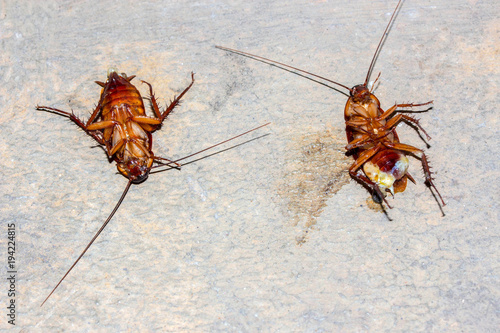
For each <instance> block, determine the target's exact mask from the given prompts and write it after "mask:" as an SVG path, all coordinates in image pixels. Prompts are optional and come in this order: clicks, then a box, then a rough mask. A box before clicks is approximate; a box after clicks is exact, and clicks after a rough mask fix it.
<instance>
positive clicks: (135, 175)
mask: <svg viewBox="0 0 500 333" xmlns="http://www.w3.org/2000/svg"><path fill="white" fill-rule="evenodd" d="M134 77H135V76H134V75H133V76H127V75H126V74H124V73H122V74H118V73H117V72H116V70H114V69H111V70H110V71H109V73H108V79H107V81H106V83H103V82H99V81H96V83H97V84H99V85H100V86H101V87H102V91H101V97H100V99H99V103H98V104H97V107H96V108H95V110H94V112H93V113H92V115H91V116H90V118H89V120H88V121H87V122H86V123H85V122H84V121H82V120H81V119H79V118H78V117H76V116H75V115H74V114H73V113H72V112H71V113H70V112H66V111H62V110H59V109H55V108H52V107H47V106H37V107H36V109H37V110H40V111H47V112H51V113H55V114H58V115H60V116H63V117H67V118H69V119H70V120H71V121H72V122H74V123H75V124H77V125H78V126H79V127H80V128H81V129H83V130H84V131H85V133H87V134H88V135H90V136H91V137H93V138H94V139H95V140H96V141H97V142H98V143H99V145H101V146H102V147H105V149H106V151H107V154H108V157H109V159H110V160H113V161H115V162H116V167H117V168H118V171H119V172H120V173H121V174H122V175H124V176H125V177H127V178H128V183H127V186H126V187H125V190H124V191H123V193H122V195H121V197H120V199H119V200H118V203H117V204H116V205H115V208H114V209H113V210H112V212H111V214H109V216H108V218H107V219H106V221H105V222H104V223H103V225H102V226H101V227H100V228H99V230H98V231H97V233H96V234H95V235H94V237H93V238H92V239H91V240H90V242H89V243H88V244H87V246H86V247H85V249H84V250H83V251H82V253H81V254H80V256H79V257H78V258H77V259H76V260H75V262H74V263H73V265H71V267H70V268H69V269H68V270H67V272H66V274H64V276H63V277H62V278H61V280H60V281H59V282H58V283H57V285H56V286H55V287H54V289H52V291H51V292H50V294H49V295H48V296H47V298H45V300H44V301H43V303H42V305H43V304H45V302H46V301H47V300H48V299H49V297H50V296H51V295H52V294H53V293H54V291H55V290H56V289H57V287H59V285H60V284H61V283H62V282H63V280H64V279H65V278H66V276H67V275H68V274H69V272H71V270H72V269H73V268H74V267H75V266H76V264H77V263H78V261H79V260H80V259H81V258H82V257H83V255H84V254H85V253H86V252H87V250H88V249H89V248H90V246H91V245H92V243H94V241H95V240H96V239H97V237H98V236H99V235H100V234H101V232H102V231H103V230H104V228H105V227H106V225H107V224H108V223H109V221H110V220H111V218H112V217H113V215H114V214H115V213H116V211H117V210H118V207H120V205H121V203H122V202H123V199H124V198H125V195H126V194H127V192H128V190H129V189H130V186H131V185H132V184H139V183H142V182H143V181H145V180H146V179H147V178H148V176H149V173H150V171H151V169H153V168H156V167H161V166H168V167H171V168H178V169H180V167H181V165H180V164H179V163H178V162H180V161H182V160H184V159H186V158H189V157H192V156H194V155H196V154H199V153H202V152H204V151H206V150H208V149H211V148H214V147H216V146H219V145H221V144H223V143H226V142H228V141H231V140H233V139H236V138H238V137H240V136H243V135H245V134H247V133H250V132H252V131H255V130H256V129H259V128H261V127H263V126H266V125H268V124H269V123H267V124H264V125H262V126H259V127H257V128H254V129H251V130H249V131H247V132H245V133H242V134H239V135H237V136H234V137H232V138H230V139H228V140H225V141H223V142H219V143H217V144H215V145H213V146H210V147H208V148H205V149H203V150H201V151H198V152H196V153H194V154H191V155H188V156H185V157H183V158H180V159H178V160H176V161H171V160H169V159H166V158H163V157H159V156H155V155H154V154H153V151H152V145H153V138H152V136H151V133H153V132H154V131H156V130H157V129H159V128H160V127H161V125H162V123H163V121H164V120H165V119H166V118H167V116H168V115H169V114H170V113H171V112H172V110H173V109H174V108H175V106H176V105H178V104H179V101H180V99H181V98H182V96H184V94H185V93H186V92H187V91H188V90H189V89H190V88H191V86H192V85H193V83H194V73H191V83H190V84H189V86H188V87H187V88H186V89H184V91H183V92H182V93H181V94H180V95H179V96H178V97H176V98H174V100H173V101H172V102H171V103H170V105H169V106H168V107H167V108H166V110H165V111H163V112H160V109H159V107H158V104H157V102H156V98H155V96H154V94H153V88H152V87H151V84H149V83H147V82H145V81H142V82H143V83H145V84H147V85H148V87H149V94H150V97H149V100H150V102H151V107H152V109H153V113H154V115H153V116H152V117H148V116H147V115H146V111H145V108H144V103H143V98H142V97H141V94H140V93H139V91H138V90H137V88H136V87H135V86H134V85H133V84H132V83H131V82H130V81H132V79H133V78H134ZM153 163H157V164H158V165H156V166H153Z"/></svg>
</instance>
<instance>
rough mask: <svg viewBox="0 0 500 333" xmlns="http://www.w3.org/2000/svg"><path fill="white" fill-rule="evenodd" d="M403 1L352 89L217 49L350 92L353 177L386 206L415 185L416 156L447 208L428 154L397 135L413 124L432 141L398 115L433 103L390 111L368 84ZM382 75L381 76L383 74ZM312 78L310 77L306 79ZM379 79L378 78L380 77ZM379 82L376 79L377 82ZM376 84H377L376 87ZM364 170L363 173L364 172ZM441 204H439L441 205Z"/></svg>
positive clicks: (348, 109) (349, 148)
mask: <svg viewBox="0 0 500 333" xmlns="http://www.w3.org/2000/svg"><path fill="white" fill-rule="evenodd" d="M401 2H402V1H401V0H400V1H399V2H398V4H397V6H396V8H395V9H394V12H393V14H392V16H391V19H390V20H389V23H388V24H387V27H386V28H385V31H384V34H383V35H382V38H381V39H380V42H379V44H378V46H377V49H376V50H375V54H374V55H373V58H372V61H371V63H370V66H369V68H368V73H367V75H366V78H365V82H364V83H363V84H360V85H356V86H354V87H353V88H349V87H348V86H345V85H343V84H340V83H338V82H335V81H332V80H329V79H327V78H325V77H322V76H319V75H316V74H313V73H310V72H306V71H304V70H301V69H298V68H296V67H292V66H289V65H286V64H283V63H280V62H277V61H274V60H270V59H267V58H264V57H260V56H256V55H254V54H250V53H246V52H242V51H238V50H234V49H230V48H226V47H222V46H216V48H219V49H221V50H225V51H229V52H232V53H236V54H239V55H243V56H247V57H249V58H254V59H256V60H259V61H262V62H264V63H268V64H272V65H275V66H277V67H280V66H282V67H283V68H288V69H292V70H293V71H296V72H295V74H298V73H297V72H300V73H303V74H307V75H310V76H312V77H314V78H318V79H321V80H325V81H327V82H330V83H333V84H335V85H337V86H339V87H342V88H344V89H347V90H348V91H349V93H350V97H349V99H348V100H347V103H346V106H345V109H344V118H345V123H346V133H347V140H348V144H347V146H346V150H347V154H349V155H352V156H353V157H354V159H355V162H354V163H353V164H352V166H351V167H350V169H349V173H350V175H351V177H352V178H354V179H355V180H356V181H358V182H359V183H361V184H362V185H363V186H365V187H366V188H367V189H368V190H369V191H370V192H371V193H372V197H373V199H374V201H375V202H378V203H380V204H382V201H384V202H385V203H386V204H387V206H388V207H389V208H391V206H390V205H389V204H388V203H387V200H386V193H390V194H392V195H393V196H394V193H397V192H403V191H404V190H405V188H406V183H407V180H408V179H410V180H411V181H412V182H415V180H414V179H413V177H412V176H411V175H410V173H409V172H408V166H409V161H408V158H407V157H406V156H407V155H412V156H414V157H416V158H418V159H420V160H421V162H422V168H423V171H424V176H425V184H426V185H427V186H428V187H429V188H430V189H431V191H432V189H434V190H435V191H436V193H437V195H438V196H439V198H440V199H441V202H442V204H443V206H444V205H446V204H445V203H444V200H443V198H442V197H441V194H439V191H438V190H437V188H436V186H435V185H434V182H433V178H432V172H431V170H430V166H429V161H428V158H427V156H426V155H425V153H424V151H423V150H421V149H418V148H416V147H413V146H410V145H407V144H404V143H401V142H400V141H399V137H398V135H397V133H396V126H397V125H398V124H399V123H400V122H401V121H403V122H406V123H408V124H410V125H413V126H416V127H418V129H420V131H422V132H423V133H424V134H425V136H426V137H427V139H428V140H430V137H429V135H428V134H427V133H426V132H425V130H424V129H423V128H422V127H421V126H420V124H419V121H418V120H417V119H415V118H413V117H410V116H407V115H404V114H402V113H400V112H398V108H409V107H415V106H425V105H430V104H431V103H432V102H433V101H430V102H426V103H419V104H395V105H394V106H392V107H390V108H389V109H387V110H386V111H384V110H383V109H382V108H381V107H380V102H379V100H378V98H377V97H375V95H374V94H372V91H370V90H369V89H368V82H369V79H370V75H371V73H372V70H373V66H374V64H375V59H376V58H377V56H378V54H379V52H380V48H381V46H382V42H383V41H384V38H385V36H386V34H387V31H388V30H389V27H390V26H391V24H392V22H393V21H394V18H395V15H396V12H397V11H398V9H399V7H400V5H401ZM379 75H380V74H379ZM306 78H308V79H311V80H312V78H310V77H306ZM377 79H378V77H377ZM376 81H377V80H375V82H376ZM374 85H375V84H373V86H374ZM361 170H362V171H363V172H361ZM438 203H439V202H438Z"/></svg>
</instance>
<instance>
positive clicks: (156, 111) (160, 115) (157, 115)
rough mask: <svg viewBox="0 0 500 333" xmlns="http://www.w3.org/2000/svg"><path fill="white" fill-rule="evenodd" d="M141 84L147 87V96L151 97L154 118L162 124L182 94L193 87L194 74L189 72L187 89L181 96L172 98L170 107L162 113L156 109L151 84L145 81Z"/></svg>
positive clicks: (182, 94)
mask: <svg viewBox="0 0 500 333" xmlns="http://www.w3.org/2000/svg"><path fill="white" fill-rule="evenodd" d="M142 82H143V83H145V84H147V85H148V86H149V95H150V96H151V97H150V99H151V104H152V105H153V111H154V113H155V115H156V117H157V118H159V119H160V120H161V121H162V122H163V120H165V118H167V116H168V114H169V113H170V112H172V110H173V109H174V108H175V107H176V106H177V105H178V104H179V101H180V99H181V98H182V96H184V94H185V93H187V92H188V90H189V89H190V88H191V87H192V86H193V83H194V73H193V72H191V84H190V85H189V86H187V88H186V89H184V91H183V92H181V94H180V95H179V96H177V97H174V100H173V101H172V102H171V103H170V105H169V106H168V107H167V109H166V110H165V111H163V113H161V112H160V109H159V108H158V103H157V102H156V98H155V96H154V93H153V87H152V86H151V84H149V83H148V82H146V81H142Z"/></svg>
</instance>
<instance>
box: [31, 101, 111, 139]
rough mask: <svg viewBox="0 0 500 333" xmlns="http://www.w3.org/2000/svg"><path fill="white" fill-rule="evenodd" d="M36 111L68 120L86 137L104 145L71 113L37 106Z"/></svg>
mask: <svg viewBox="0 0 500 333" xmlns="http://www.w3.org/2000/svg"><path fill="white" fill-rule="evenodd" d="M36 110H38V111H46V112H52V113H55V114H58V115H60V116H63V117H67V118H69V119H70V120H71V121H72V122H74V123H75V124H77V125H78V127H80V128H81V129H82V130H84V131H85V133H87V134H88V135H90V136H91V137H93V138H94V139H95V140H96V141H97V142H98V143H99V144H101V145H105V143H104V140H103V139H102V138H101V137H99V136H98V135H96V134H95V133H93V132H90V131H89V130H88V128H87V125H85V124H84V123H83V121H82V120H81V119H80V118H78V117H77V116H75V114H74V113H73V112H71V113H70V112H66V111H63V110H59V109H56V108H51V107H49V106H39V105H37V106H36ZM94 113H95V112H94Z"/></svg>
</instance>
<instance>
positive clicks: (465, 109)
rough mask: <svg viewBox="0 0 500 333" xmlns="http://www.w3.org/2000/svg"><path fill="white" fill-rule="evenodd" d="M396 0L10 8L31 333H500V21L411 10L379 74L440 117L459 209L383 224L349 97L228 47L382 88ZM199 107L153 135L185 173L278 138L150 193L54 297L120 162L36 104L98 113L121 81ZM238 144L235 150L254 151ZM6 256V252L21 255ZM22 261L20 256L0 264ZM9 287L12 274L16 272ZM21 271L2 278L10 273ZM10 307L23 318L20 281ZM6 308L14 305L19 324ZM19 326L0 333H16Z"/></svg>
mask: <svg viewBox="0 0 500 333" xmlns="http://www.w3.org/2000/svg"><path fill="white" fill-rule="evenodd" d="M394 6H395V1H366V0H362V1H358V2H356V5H355V6H353V5H352V1H332V2H324V1H292V2H290V1H271V2H269V1H259V2H251V3H248V1H240V2H231V4H229V3H222V2H219V1H211V2H189V3H188V2H182V1H176V2H173V1H170V2H154V1H153V2H150V3H146V2H144V3H138V2H133V1H130V2H123V1H121V2H111V1H100V2H82V1H70V2H68V1H67V2H59V1H44V2H43V3H42V2H34V1H32V2H30V1H26V2H3V3H2V4H1V5H0V40H1V41H2V46H1V52H0V80H1V84H0V106H1V113H0V136H1V137H0V142H1V143H0V153H1V157H2V158H1V159H0V164H1V168H0V170H1V174H2V177H1V178H2V181H1V182H0V193H1V201H0V208H1V213H2V214H1V216H2V231H1V234H2V235H3V236H1V237H0V239H1V244H2V248H3V249H5V247H6V233H7V223H15V224H16V229H17V243H16V244H17V263H18V271H19V274H18V278H19V279H18V281H17V288H18V296H17V298H16V300H17V303H18V308H17V311H18V312H17V315H18V317H17V326H16V327H15V329H16V330H17V331H19V330H20V329H23V330H22V331H23V332H48V331H52V332H62V331H76V332H77V331H81V332H89V331H92V332H95V331H100V332H110V331H115V332H117V331H129V332H138V331H142V332H148V331H149V332H153V331H169V332H206V331H229V332H256V331H263V332H276V331H281V332H297V331H304V332H331V331H344V332H350V331H376V332H381V331H391V332H394V331H402V332H408V331H425V332H473V331H475V332H488V331H489V332H492V331H495V330H496V329H497V328H498V327H500V325H499V324H500V320H499V310H500V309H499V308H500V305H499V275H500V271H499V266H500V265H499V255H498V253H499V249H498V247H499V246H498V244H499V243H498V235H499V230H498V211H499V205H498V199H499V183H500V182H499V170H498V169H499V162H498V156H499V149H498V144H499V137H498V130H496V126H497V125H498V114H497V113H498V112H497V110H496V105H497V102H498V91H499V87H498V83H499V82H500V77H499V72H500V70H499V66H498V54H499V46H498V40H499V38H500V33H499V31H500V21H499V20H498V17H499V15H500V6H499V5H498V2H497V1H496V0H485V1H473V0H470V1H465V0H458V1H444V0H437V1H421V0H407V1H406V2H405V3H404V5H403V7H402V9H401V11H400V13H399V15H398V17H397V20H396V22H395V24H394V26H393V29H392V30H391V31H390V34H389V38H388V39H387V42H386V43H385V45H384V48H383V50H382V53H381V54H380V57H379V58H378V61H377V64H376V66H375V69H374V72H375V74H376V73H378V72H382V75H381V78H380V84H379V86H378V88H377V90H376V94H377V96H378V97H379V98H380V100H381V101H382V106H383V107H384V108H387V107H388V106H391V105H392V104H393V103H394V102H396V101H397V102H426V101H428V100H434V108H433V109H432V110H430V111H429V112H426V113H421V114H419V115H418V117H419V118H420V119H421V124H422V126H423V127H424V128H425V129H426V130H427V131H428V133H429V134H430V135H431V137H432V140H431V141H430V142H429V143H430V145H431V147H429V148H426V145H425V143H424V142H423V141H422V140H421V139H420V137H419V136H418V134H417V133H415V131H414V130H413V129H411V128H408V127H407V126H404V125H402V126H400V127H399V128H398V133H399V134H400V137H401V140H402V141H403V142H405V143H409V144H413V145H416V146H417V147H420V148H425V149H426V151H427V152H428V154H429V157H430V161H431V163H432V166H433V170H434V171H435V178H436V186H437V187H438V188H439V189H440V191H441V193H442V194H443V196H444V198H445V200H446V202H447V206H445V207H444V212H445V213H446V216H444V217H443V216H442V214H441V211H440V209H439V206H438V205H437V203H436V200H435V199H434V197H433V196H432V194H431V193H430V191H429V190H428V189H427V188H426V187H425V186H424V185H423V181H422V173H421V171H420V169H421V167H420V165H419V162H418V161H416V160H412V162H411V163H412V164H411V172H412V174H413V175H414V176H415V178H416V179H417V185H409V187H408V189H407V190H406V191H405V192H404V193H399V194H397V195H396V197H395V198H394V199H392V198H391V199H390V203H391V204H392V205H393V207H394V208H393V209H392V210H388V212H387V214H388V215H385V214H384V213H383V212H381V211H380V210H377V209H376V207H373V205H371V204H370V202H369V200H367V199H368V198H369V194H368V193H367V192H366V190H365V189H364V188H362V187H361V186H360V185H359V184H357V183H355V182H354V181H352V180H350V179H349V178H348V177H345V169H346V168H347V166H348V165H349V163H351V161H350V160H349V159H346V158H345V157H344V156H343V154H342V151H343V146H344V145H345V141H344V135H345V134H344V131H343V130H344V124H343V113H342V112H343V107H344V103H345V101H346V97H345V96H344V95H342V94H340V93H339V92H336V91H333V90H330V89H328V88H326V87H323V86H319V85H317V84H314V83H313V82H311V81H308V80H305V79H303V78H300V77H298V76H296V75H293V74H290V73H287V72H285V71H282V70H278V69H276V68H273V67H270V66H267V65H264V64H262V63H259V62H256V61H253V60H250V59H247V58H244V57H240V56H236V55H230V54H228V53H226V52H223V51H220V50H217V49H215V48H214V45H216V44H219V45H224V46H228V47H234V48H238V49H240V50H244V51H248V52H252V53H256V54H259V55H262V56H267V57H270V58H272V59H275V60H279V61H283V62H286V63H289V64H291V65H295V66H299V67H301V68H304V69H306V70H309V71H312V72H315V73H318V74H321V75H324V76H327V77H329V78H332V79H335V80H338V81H340V82H342V83H344V84H346V85H348V86H352V85H355V84H359V83H361V82H362V81H363V79H364V76H365V72H366V70H367V66H368V64H369V61H370V58H371V56H372V54H373V51H374V49H375V47H376V44H377V42H378V39H379V38H380V36H381V34H382V31H383V29H384V28H385V25H386V24H387V22H388V19H389V17H390V13H391V12H392V10H393V8H394ZM111 66H116V67H118V68H119V70H120V71H123V72H126V73H127V74H129V75H132V74H135V75H137V77H138V80H136V81H135V82H136V83H137V84H138V86H139V88H140V89H142V91H143V92H144V91H145V87H144V85H140V84H139V82H140V81H139V79H142V80H146V81H148V82H150V83H151V84H152V85H153V87H154V89H155V91H156V94H157V96H158V97H159V98H160V102H161V104H162V105H164V104H165V103H166V102H168V101H169V100H170V99H171V98H173V96H174V95H175V94H176V93H179V92H180V91H182V89H183V88H184V87H185V86H187V84H188V83H189V79H190V78H189V73H190V72H191V71H194V72H196V80H197V81H196V83H195V85H194V86H193V88H192V89H191V91H189V93H188V94H186V96H185V98H184V100H183V102H184V103H183V104H182V105H181V106H180V107H179V108H177V109H176V110H175V112H174V113H172V114H171V115H170V116H169V118H168V119H167V121H166V122H165V125H164V126H163V129H162V130H161V131H160V132H158V133H156V134H155V135H154V147H153V148H154V151H155V153H156V154H157V155H160V156H165V157H171V158H177V157H182V156H184V155H187V154H189V153H191V152H195V151H197V150H200V149H202V148H204V147H206V146H208V145H210V144H212V143H216V142H219V141H222V140H224V139H226V138H228V137H231V136H232V135H235V134H238V133H240V132H243V131H245V130H247V129H250V128H252V127H254V126H257V125H260V124H263V123H265V122H268V121H271V122H272V125H271V126H269V127H267V128H265V129H262V130H260V131H258V132H256V133H252V134H251V135H249V136H248V139H251V138H255V137H258V136H259V135H263V134H269V135H267V136H265V137H262V138H260V139H258V140H255V141H252V142H249V143H248V144H245V145H242V146H239V147H237V148H234V149H231V150H229V151H226V152H224V153H222V154H218V155H215V156H212V157H209V158H206V159H203V160H200V161H197V162H196V163H192V164H189V165H186V166H185V167H184V168H183V169H182V171H180V172H179V171H176V170H171V171H169V172H165V173H162V174H157V175H152V176H151V177H150V178H149V179H148V181H146V182H145V183H143V184H141V185H139V186H134V187H133V188H132V189H131V191H130V193H129V195H128V196H127V198H126V199H125V202H124V203H123V205H122V207H121V208H120V209H119V211H118V213H117V214H116V216H115V217H114V218H113V220H112V221H111V223H110V224H109V225H108V227H107V229H106V230H105V231H104V232H103V234H102V235H101V237H100V238H99V239H98V240H97V241H96V243H95V244H94V245H93V247H92V248H91V249H90V251H89V252H88V254H87V255H85V257H84V258H83V259H82V261H81V262H80V263H79V264H78V266H77V267H76V268H75V269H74V271H73V272H72V273H71V274H70V275H69V276H68V278H67V280H66V281H65V282H64V283H63V284H62V285H61V287H60V288H59V289H58V290H57V292H56V293H55V294H54V295H53V296H52V298H51V299H50V300H49V301H48V302H47V303H46V304H45V305H44V306H43V307H42V308H40V306H39V305H40V303H41V302H42V301H43V299H44V298H45V297H46V296H47V294H48V293H49V292H50V290H51V288H52V287H53V286H54V285H55V283H56V282H57V280H58V279H59V278H60V277H61V276H62V275H63V274H64V272H65V271H66V269H67V268H68V267H69V266H70V265H71V263H72V262H73V260H74V259H75V258H76V257H77V256H78V254H79V252H80V251H81V250H82V249H83V247H84V246H85V244H86V243H87V242H88V241H89V240H90V238H91V237H92V235H93V234H94V232H95V231H96V230H97V229H98V227H99V226H100V225H101V224H102V222H103V221H104V219H105V218H106V216H107V215H108V214H109V212H110V211H111V209H112V208H113V206H114V204H115V203H116V201H117V200H118V198H119V196H120V194H121V191H122V190H123V188H124V186H125V184H126V179H125V178H124V177H122V176H120V175H118V174H116V168H115V166H114V165H113V164H111V163H108V161H107V159H106V157H105V154H104V153H103V151H102V149H100V148H96V147H95V144H94V142H92V139H91V138H89V137H87V136H85V135H84V133H83V132H82V131H81V130H79V129H78V128H77V127H76V126H74V124H71V123H70V122H69V121H67V120H65V119H63V118H61V117H57V116H55V115H52V114H49V113H43V112H36V111H35V110H34V106H35V105H36V104H38V103H40V104H44V105H51V106H55V107H58V108H63V109H67V110H69V109H73V110H74V111H75V112H76V113H77V114H78V115H80V116H82V117H85V118H86V117H88V115H89V114H90V112H91V110H92V109H93V107H94V105H95V103H96V102H97V99H98V97H99V91H100V88H99V87H98V86H97V85H96V84H95V83H93V81H95V80H99V81H103V80H105V78H106V71H107V69H108V68H109V67H111ZM243 141H244V139H242V140H238V141H237V142H235V144H237V143H240V142H243ZM3 253H4V254H3V256H4V258H5V250H4V251H3ZM3 260H4V262H5V259H3ZM4 271H6V268H4ZM5 274H6V273H4V275H5ZM2 285H3V286H4V287H3V290H2V291H0V294H1V295H2V296H1V301H2V303H1V304H2V308H4V309H5V306H6V302H7V299H6V289H7V286H6V284H2ZM4 312H6V310H4ZM9 327H10V325H8V324H7V322H6V317H5V315H2V320H1V324H0V328H2V329H3V328H9Z"/></svg>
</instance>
